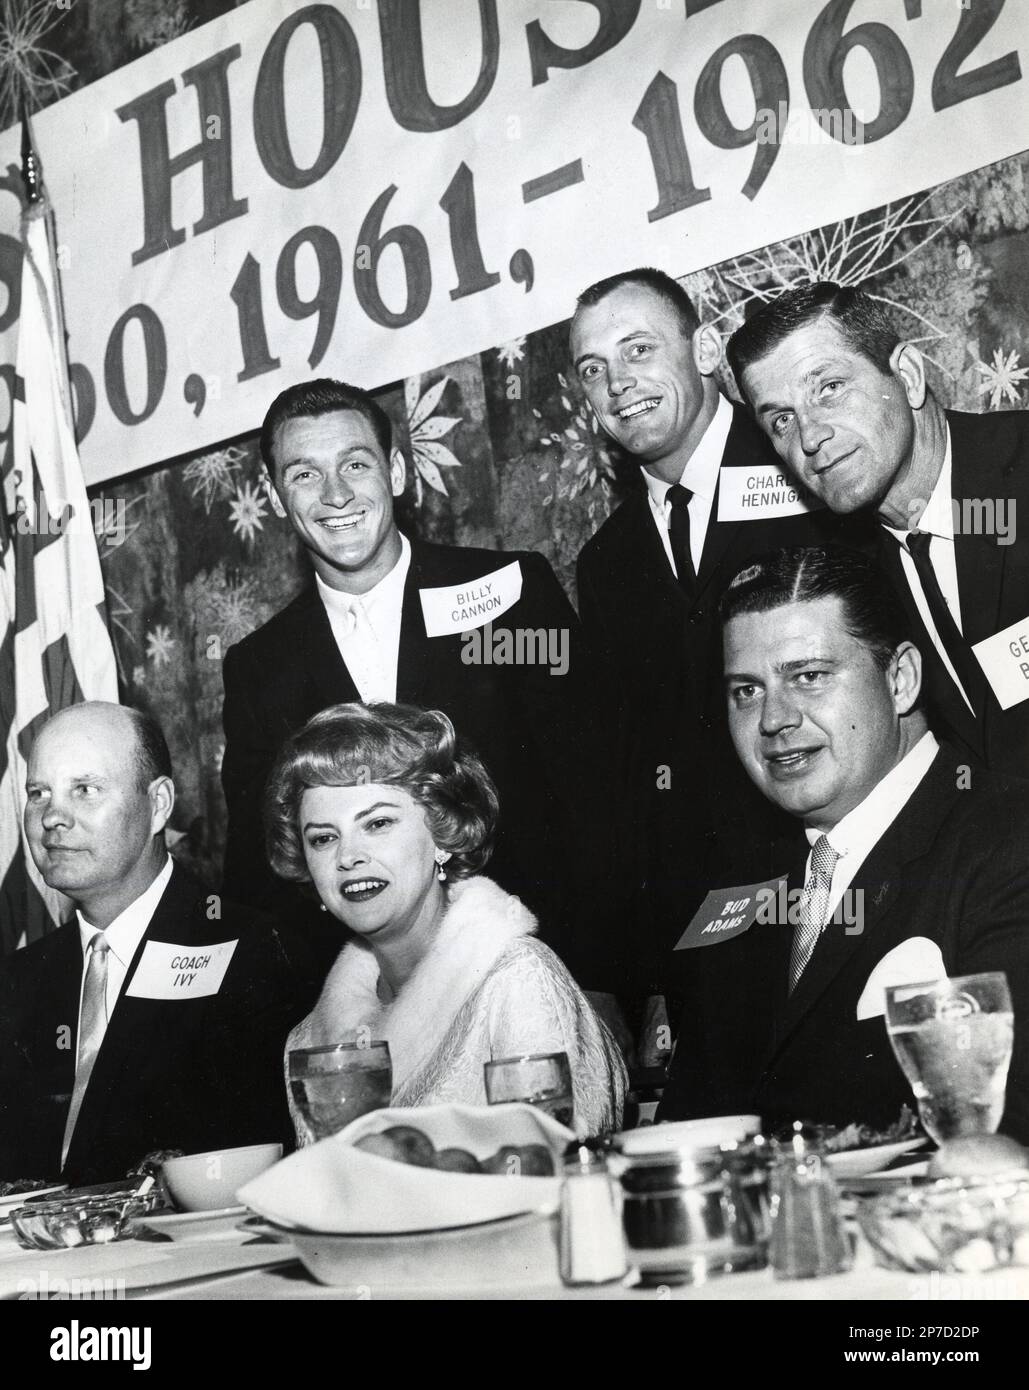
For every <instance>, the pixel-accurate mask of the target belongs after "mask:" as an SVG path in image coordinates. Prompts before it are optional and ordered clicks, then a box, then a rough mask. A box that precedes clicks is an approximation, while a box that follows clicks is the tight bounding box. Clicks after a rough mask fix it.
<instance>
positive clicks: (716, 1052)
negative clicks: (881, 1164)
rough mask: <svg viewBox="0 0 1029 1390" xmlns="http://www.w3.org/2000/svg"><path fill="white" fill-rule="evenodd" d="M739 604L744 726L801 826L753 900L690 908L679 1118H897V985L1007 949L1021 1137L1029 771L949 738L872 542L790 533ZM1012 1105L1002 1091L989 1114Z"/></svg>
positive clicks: (1012, 1098)
mask: <svg viewBox="0 0 1029 1390" xmlns="http://www.w3.org/2000/svg"><path fill="white" fill-rule="evenodd" d="M722 614H723V623H724V634H725V672H726V674H725V682H726V689H727V693H728V708H729V723H730V727H731V730H732V738H733V742H734V744H735V747H736V750H737V752H738V754H739V756H740V759H741V762H742V763H743V765H744V766H745V767H746V769H747V772H748V774H749V775H750V777H751V778H752V779H753V781H754V783H755V785H756V786H757V787H758V788H759V789H760V790H761V791H762V792H763V793H764V795H765V796H767V797H768V798H769V799H770V800H772V801H774V802H775V803H776V805H778V806H780V807H782V809H783V810H785V811H787V812H789V814H790V815H791V816H793V817H795V818H796V819H797V820H799V821H800V822H801V823H802V824H803V827H804V831H805V836H804V837H803V838H802V837H800V836H798V850H797V854H796V861H795V865H794V868H793V871H792V873H791V874H790V876H789V878H788V880H787V883H786V886H785V887H782V888H780V889H779V890H778V891H774V890H773V889H769V890H767V893H765V894H764V895H762V894H760V893H759V894H757V895H755V896H754V898H753V901H752V902H750V903H749V904H747V906H746V908H744V907H743V906H742V902H743V900H742V898H740V897H739V896H738V895H737V894H735V893H733V892H732V890H730V891H729V892H728V893H727V894H726V897H727V898H728V899H730V900H731V901H732V902H733V904H734V907H738V908H739V912H738V915H737V916H736V917H732V918H729V919H725V918H724V917H721V918H720V917H718V916H716V917H715V918H713V919H712V920H713V922H714V923H715V928H714V929H713V930H709V929H708V928H711V925H712V924H711V923H710V922H708V923H705V922H703V921H697V922H695V923H692V924H691V926H690V929H689V937H690V946H691V947H692V948H693V949H690V950H689V951H688V954H690V955H691V956H693V957H694V958H695V959H694V965H695V968H694V970H693V971H692V972H691V974H690V983H691V993H690V995H689V998H688V1000H687V1004H686V1008H685V1010H684V1014H683V1023H682V1032H681V1036H680V1044H679V1046H680V1049H681V1050H680V1052H679V1053H678V1054H677V1062H676V1063H673V1067H672V1076H671V1079H670V1082H669V1086H668V1089H667V1091H666V1093H665V1098H664V1103H663V1108H662V1112H661V1116H662V1118H664V1119H672V1118H685V1117H692V1116H699V1115H711V1114H724V1113H730V1112H750V1111H754V1112H757V1113H760V1114H761V1115H762V1116H763V1117H764V1118H765V1119H766V1120H767V1121H769V1122H770V1123H772V1124H775V1123H779V1122H783V1121H792V1120H812V1121H816V1122H830V1123H837V1124H845V1123H849V1122H851V1121H859V1122H863V1123H869V1124H872V1125H875V1126H886V1125H888V1124H890V1123H891V1122H892V1121H894V1120H896V1119H897V1117H898V1114H899V1112H900V1108H901V1105H902V1104H904V1103H907V1104H908V1105H910V1104H911V1102H912V1093H911V1088H910V1086H909V1085H908V1083H907V1081H906V1080H905V1078H904V1075H903V1073H902V1071H901V1069H900V1066H899V1065H898V1063H897V1061H896V1060H895V1058H894V1056H893V1054H892V1049H891V1046H890V1042H889V1038H888V1036H887V1032H886V1025H885V1018H884V1011H885V991H886V988H887V987H888V986H890V985H904V984H912V985H913V984H918V983H923V982H925V981H931V980H935V979H941V978H943V977H944V976H962V975H971V974H977V973H979V972H985V971H1003V972H1004V973H1005V974H1006V976H1007V980H1008V985H1009V987H1010V990H1011V996H1012V1000H1013V1004H1014V1056H1013V1059H1012V1062H1011V1067H1010V1072H1009V1076H1008V1085H1007V1103H1006V1109H1005V1111H1004V1119H1003V1123H1002V1128H1003V1129H1004V1130H1005V1131H1006V1132H1008V1133H1010V1134H1012V1135H1013V1136H1014V1137H1015V1138H1017V1139H1019V1140H1020V1141H1022V1142H1025V1141H1026V1140H1027V1139H1029V857H1027V855H1026V845H1027V844H1029V788H1026V787H1025V786H1023V785H1022V784H1021V783H1019V782H1017V781H1015V782H1007V781H1005V780H1003V779H1001V778H1000V777H998V776H996V775H994V774H991V773H989V772H987V771H986V770H985V769H979V768H969V766H968V764H967V763H966V762H965V761H964V760H963V755H962V754H960V753H959V752H958V751H957V750H955V749H954V748H953V747H950V746H948V745H946V744H945V745H943V746H940V745H939V744H937V742H936V739H935V737H934V736H933V735H932V733H930V732H929V730H928V725H927V722H926V718H925V715H924V713H923V712H922V710H921V708H920V705H919V690H920V673H921V661H920V657H919V653H918V649H917V648H916V647H915V646H914V645H913V644H912V643H911V642H910V641H908V640H906V638H905V635H904V634H905V624H904V616H903V614H902V613H901V611H900V610H899V609H898V607H897V604H896V601H895V599H894V596H893V592H892V590H891V588H890V586H889V584H888V582H887V580H886V578H885V576H884V575H883V574H882V572H881V570H880V569H879V568H878V567H877V566H876V565H875V564H874V562H873V561H872V560H870V559H869V558H868V557H867V556H865V555H862V554H859V553H858V552H855V551H847V550H844V549H842V548H834V549H819V548H813V547H808V548H798V549H789V550H783V551H777V552H774V553H773V554H772V555H770V556H769V557H767V559H765V560H763V561H760V562H758V563H757V564H755V565H753V566H751V567H749V568H747V569H745V570H743V571H742V572H741V573H740V574H739V575H738V576H737V577H736V578H735V580H734V581H733V583H732V585H731V586H730V587H729V589H728V591H727V593H726V596H725V599H724V600H723V604H722ZM757 877H758V876H757V875H756V874H755V875H752V876H751V878H750V880H749V882H751V883H753V882H754V881H755V880H756V879H757ZM759 899H760V901H759ZM755 907H756V909H757V910H756V913H755V910H754V909H755ZM703 915H704V914H701V916H703ZM974 1026H975V1027H976V1028H980V1027H981V1028H983V1029H987V1028H998V1029H1000V1030H1001V1031H1002V1030H1003V1028H1004V1025H1003V1023H1001V1024H999V1025H994V1024H992V1023H990V1024H985V1023H984V1024H982V1025H979V1024H975V1025H974ZM994 1041H996V1039H994ZM973 1045H974V1046H975V1045H977V1044H976V1038H975V1036H974V1035H973ZM999 1053H1000V1056H1001V1057H1002V1056H1003V1047H1000V1048H999ZM970 1056H972V1057H975V1058H976V1059H979V1060H981V1058H982V1056H983V1054H981V1053H979V1052H978V1051H976V1052H973V1053H970ZM678 1059H681V1061H679V1060H678ZM983 1073H984V1076H985V1075H987V1074H988V1073H989V1066H988V1065H987V1064H986V1063H985V1062H984V1063H983ZM974 1079H975V1080H978V1081H980V1084H981V1078H974ZM983 1089H985V1088H983ZM999 1100H1000V1096H998V1101H999ZM999 1118H1000V1114H999V1107H998V1111H997V1113H996V1114H994V1115H993V1116H992V1117H988V1116H986V1115H985V1114H984V1115H983V1116H982V1123H983V1126H984V1127H987V1126H988V1124H989V1121H990V1119H992V1121H993V1123H996V1121H997V1120H998V1119H999Z"/></svg>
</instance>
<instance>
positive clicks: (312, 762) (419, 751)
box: [264, 703, 500, 883]
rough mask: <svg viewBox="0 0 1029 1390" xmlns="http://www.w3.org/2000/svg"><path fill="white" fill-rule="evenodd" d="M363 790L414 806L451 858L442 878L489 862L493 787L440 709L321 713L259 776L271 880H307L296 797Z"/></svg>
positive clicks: (342, 708)
mask: <svg viewBox="0 0 1029 1390" xmlns="http://www.w3.org/2000/svg"><path fill="white" fill-rule="evenodd" d="M368 782H382V783H385V784H386V785H388V786H396V787H402V788H403V789H404V790H405V791H406V792H408V793H409V794H410V796H412V797H413V798H414V800H415V801H416V802H417V803H418V805H419V806H421V808H422V809H423V810H424V812H425V816H426V820H427V821H428V826H429V830H430V832H431V834H432V838H433V839H434V840H435V842H436V844H437V845H438V846H439V848H440V849H446V850H449V851H450V853H451V855H452V858H451V859H449V860H448V861H447V875H448V877H450V878H467V877H468V876H469V875H471V874H474V873H478V871H479V870H480V869H481V868H482V867H483V865H484V864H485V863H486V862H487V860H488V859H489V857H490V854H491V853H492V852H493V839H494V835H495V833H496V827H497V820H498V818H499V815H500V805H499V802H498V800H497V789H496V787H495V786H494V785H493V779H492V778H491V777H490V775H489V773H488V772H487V771H486V769H485V767H484V766H483V764H482V763H481V762H480V761H479V759H478V758H477V757H476V755H475V754H474V753H472V752H471V751H470V750H469V749H467V748H464V747H462V746H461V744H460V743H459V741H458V738H457V735H456V733H455V732H454V726H453V724H451V722H450V720H449V719H448V718H447V716H446V715H445V714H444V713H443V712H442V711H441V710H425V709H419V708H418V707H417V706H415V705H391V704H385V703H382V704H372V705H361V704H357V703H354V704H344V705H330V706H329V708H328V709H323V710H322V711H321V713H319V714H316V715H315V716H314V717H313V718H312V719H309V720H308V721H307V723H306V724H305V725H304V727H303V728H302V729H301V730H300V731H299V732H298V733H295V734H293V736H292V737H291V738H290V739H288V740H287V742H286V743H285V744H284V746H283V748H282V749H281V751H280V753H279V756H278V758H277V759H276V762H275V766H274V767H273V768H272V772H271V775H270V777H269V778H268V788H267V791H266V792H265V800H264V824H265V838H266V843H267V848H268V858H269V860H270V862H271V866H272V868H273V869H274V870H275V872H276V873H277V874H278V875H279V877H280V878H286V879H291V880H292V881H293V882H296V883H303V882H307V881H309V880H310V874H309V873H308V871H307V863H306V861H305V859H304V846H303V841H302V839H301V836H300V828H299V819H300V799H301V797H302V796H303V794H304V792H305V791H308V790H310V789H311V788H313V787H357V786H361V785H363V784H364V783H368Z"/></svg>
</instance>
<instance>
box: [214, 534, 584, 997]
mask: <svg viewBox="0 0 1029 1390" xmlns="http://www.w3.org/2000/svg"><path fill="white" fill-rule="evenodd" d="M515 560H517V561H518V562H519V563H520V565H521V569H522V592H521V597H520V598H519V600H518V602H517V603H516V604H514V605H513V606H512V607H511V608H509V609H508V610H507V612H506V613H504V614H502V615H501V616H500V617H499V618H498V619H497V620H496V621H495V623H494V625H493V631H494V638H495V637H496V634H497V633H498V632H500V630H501V629H510V630H514V629H518V628H525V629H533V630H535V629H547V630H555V631H560V632H564V633H567V638H568V650H569V655H570V668H569V670H568V673H567V674H566V675H552V674H551V673H550V668H549V666H546V665H521V666H519V665H486V664H481V665H475V664H467V663H466V662H465V661H464V660H462V654H463V651H467V648H464V647H463V643H462V639H461V636H460V635H456V634H455V635H453V636H444V637H432V638H430V637H428V636H427V635H426V631H425V622H424V618H423V615H422V608H421V603H420V600H419V596H418V591H419V589H421V588H436V587H441V586H444V585H454V584H469V585H471V584H473V583H474V581H475V580H476V579H478V578H480V577H482V576H484V575H488V574H490V573H492V572H493V571H494V570H496V569H498V568H500V567H501V566H503V565H507V564H510V563H511V562H512V561H515ZM224 679H225V706H224V723H225V739H226V742H225V758H224V761H223V764H222V782H223V785H224V788H225V799H226V802H227V803H228V810H229V823H228V840H227V845H226V852H225V891H226V893H228V894H230V895H231V896H232V897H234V898H237V899H239V900H241V901H244V902H253V903H258V904H260V903H267V902H273V903H274V904H276V905H277V906H278V908H279V910H280V912H283V913H285V911H286V910H287V904H289V905H291V909H292V910H297V904H298V903H299V902H301V901H302V900H300V899H299V898H298V897H297V895H296V891H295V890H294V889H293V888H292V887H291V886H290V885H281V884H277V883H276V880H275V878H274V876H273V875H272V872H271V870H270V868H269V867H268V863H267V859H266V857H265V849H264V835H263V828H262V820H261V803H262V798H263V791H264V786H265V783H266V781H267V778H268V774H269V772H270V771H271V767H272V763H273V761H274V759H275V756H276V754H277V753H278V750H279V748H280V747H281V745H282V742H283V740H284V739H285V738H286V737H287V735H289V734H290V733H292V732H294V731H295V730H297V729H299V728H300V727H301V726H302V725H303V724H304V723H305V722H306V721H307V720H308V719H309V718H310V717H311V715H313V714H316V713H317V712H318V711H319V710H321V709H324V708H325V706H326V705H333V704H337V703H339V702H341V701H350V700H358V699H359V698H360V696H359V694H358V691H357V687H356V686H355V684H354V681H353V679H352V677H351V675H350V672H349V671H348V670H347V668H346V665H345V663H344V661H343V658H342V657H341V656H340V653H339V649H338V647H337V646H336V642H335V639H334V637H333V635H332V629H331V627H330V626H329V620H328V616H327V615H326V612H325V608H324V605H323V604H322V603H321V601H320V599H319V598H318V594H317V591H316V590H315V589H314V588H313V587H312V588H310V589H308V590H307V591H306V592H304V593H302V594H301V595H300V596H299V597H298V598H297V599H295V600H294V601H293V602H292V603H291V604H289V605H288V607H286V608H284V609H283V610H282V611H281V612H280V613H277V614H276V615H275V616H274V617H273V618H271V619H270V620H269V621H268V622H267V623H265V625H264V626H263V627H261V628H259V629H258V630H257V631H256V632H254V633H251V634H250V636H249V637H246V638H245V639H244V640H243V641H242V642H240V643H239V644H238V645H237V646H235V647H233V648H232V649H231V650H230V651H229V652H228V653H227V654H226V658H225V667H224ZM587 688H588V678H587V674H586V670H585V666H584V654H583V649H582V642H581V637H580V631H579V622H578V619H577V618H576V616H575V610H574V609H573V608H572V606H571V604H570V603H569V602H568V599H567V597H566V596H565V593H564V590H563V589H562V588H561V585H560V584H559V583H558V581H557V578H556V576H555V575H554V573H553V571H552V570H551V568H550V565H549V564H548V563H547V561H546V560H545V559H544V557H543V556H542V555H537V554H533V553H530V552H527V551H509V552H504V553H498V552H496V551H492V550H473V549H465V548H460V549H458V548H456V547H453V546H441V545H430V544H426V543H424V542H421V541H412V543H411V568H410V571H409V574H408V577H407V583H406V586H405V589H404V601H403V613H402V620H401V630H400V655H399V664H398V669H397V699H398V700H400V701H401V702H405V703H410V704H415V705H422V706H425V707H427V708H430V709H441V710H443V711H444V712H445V713H446V714H448V715H449V716H450V718H451V720H452V721H453V723H454V726H455V728H456V729H457V732H458V734H459V735H460V736H461V737H462V739H464V740H467V742H468V743H469V744H470V745H471V746H472V747H473V748H474V749H475V750H476V751H477V752H478V754H479V756H480V757H481V758H482V760H483V762H484V763H485V764H486V766H487V768H488V769H489V772H490V773H491V775H492V776H493V778H494V780H495V782H496V784H497V787H498V790H499V793H500V833H499V835H498V840H497V847H496V850H495V852H494V856H493V859H492V860H491V867H490V876H491V877H492V878H495V879H496V880H497V881H498V882H499V883H501V884H502V885H503V886H504V887H505V888H507V889H508V891H510V892H513V893H515V894H517V895H518V896H519V897H521V898H523V899H524V900H525V901H526V902H527V903H528V904H529V906H530V907H532V909H533V910H534V911H536V912H537V913H538V914H539V915H540V917H541V930H542V934H543V935H544V937H545V938H546V939H547V941H548V942H549V944H550V945H552V946H554V947H555V948H557V949H558V950H560V951H561V953H562V955H565V956H566V958H567V959H568V962H569V964H570V965H572V968H573V969H574V968H575V965H574V963H573V961H574V943H573V941H572V940H571V936H572V935H574V932H572V931H571V928H569V927H568V926H567V922H568V920H569V917H568V914H569V912H570V911H571V910H572V908H571V906H570V902H572V901H574V899H575V897H576V894H575V882H576V875H580V876H581V874H582V872H583V870H582V868H581V866H582V864H583V862H584V860H583V854H582V853H580V852H579V851H580V848H581V847H582V845H583V844H584V843H586V844H587V847H588V837H587V835H586V833H585V830H584V818H586V817H588V816H590V815H593V814H594V813H595V811H596V805H595V801H596V799H595V798H594V797H592V796H591V795H590V793H589V786H588V782H589V777H590V776H591V775H592V774H591V773H590V770H589V768H588V766H587V764H586V759H585V753H584V751H583V750H584V738H585V731H584V727H583V724H582V719H583V712H584V700H585V693H586V690H587Z"/></svg>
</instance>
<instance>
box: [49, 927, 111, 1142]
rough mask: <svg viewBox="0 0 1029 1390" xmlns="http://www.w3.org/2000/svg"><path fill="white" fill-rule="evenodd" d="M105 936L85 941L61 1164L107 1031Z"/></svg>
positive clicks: (107, 949)
mask: <svg viewBox="0 0 1029 1390" xmlns="http://www.w3.org/2000/svg"><path fill="white" fill-rule="evenodd" d="M110 949H111V948H110V945H109V944H108V941H107V937H106V936H105V935H104V934H103V932H102V931H98V932H97V934H96V936H94V937H93V940H92V941H91V942H90V943H89V947H88V950H89V964H88V965H87V966H86V980H85V983H84V985H83V987H82V1008H81V1010H80V1013H79V1040H78V1051H77V1054H76V1059H75V1087H74V1090H73V1091H72V1094H71V1105H70V1106H69V1108H68V1121H67V1124H66V1125H65V1127H64V1146H63V1148H62V1149H61V1166H62V1167H63V1166H64V1164H65V1161H66V1160H67V1157H68V1150H69V1149H70V1148H71V1136H72V1133H73V1132H74V1129H75V1122H76V1121H77V1120H78V1118H79V1111H80V1110H81V1108H82V1100H83V1097H84V1096H85V1094H86V1087H87V1086H88V1085H89V1078H90V1076H91V1075H92V1073H93V1064H94V1063H95V1062H96V1059H97V1054H98V1053H99V1051H100V1044H101V1043H102V1042H103V1040H104V1033H105V1032H106V1031H107V953H108V951H109V950H110Z"/></svg>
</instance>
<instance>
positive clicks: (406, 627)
mask: <svg viewBox="0 0 1029 1390" xmlns="http://www.w3.org/2000/svg"><path fill="white" fill-rule="evenodd" d="M431 568H432V566H431V563H430V562H429V559H428V555H427V553H426V551H425V550H423V548H422V547H421V546H420V545H419V544H418V543H417V542H413V543H412V545H411V564H410V568H409V569H408V571H407V580H406V582H405V584H404V601H403V607H402V608H401V613H400V651H399V653H398V657H397V699H398V700H401V701H404V702H405V703H408V704H414V705H418V704H422V703H423V700H422V696H423V694H424V692H425V690H426V688H427V686H428V684H429V677H430V667H431V664H432V661H433V656H434V651H433V645H432V644H433V641H434V640H435V641H436V643H437V644H441V643H442V642H443V641H444V639H441V638H438V637H437V638H435V639H433V638H431V637H429V636H428V634H427V633H426V631H425V617H424V614H423V613H422V602H421V598H420V597H419V590H420V589H422V588H423V587H424V588H430V589H431V588H438V587H439V586H440V585H441V584H444V583H446V580H445V579H443V578H442V577H439V576H433V575H432V574H431V573H430V572H429V571H431Z"/></svg>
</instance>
